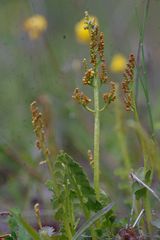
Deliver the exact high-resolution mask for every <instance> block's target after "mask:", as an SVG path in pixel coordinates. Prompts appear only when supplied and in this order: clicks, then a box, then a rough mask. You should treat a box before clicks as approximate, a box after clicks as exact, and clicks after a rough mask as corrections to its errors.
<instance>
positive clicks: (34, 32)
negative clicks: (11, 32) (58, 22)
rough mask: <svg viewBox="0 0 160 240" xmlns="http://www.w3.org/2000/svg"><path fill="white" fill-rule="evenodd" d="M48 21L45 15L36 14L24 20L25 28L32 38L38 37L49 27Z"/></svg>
mask: <svg viewBox="0 0 160 240" xmlns="http://www.w3.org/2000/svg"><path fill="white" fill-rule="evenodd" d="M47 26H48V23H47V20H46V18H45V17H44V16H42V15H34V16H32V17H30V18H28V19H26V20H25V22H24V30H25V31H26V32H27V33H28V35H29V38H30V39H32V40H36V39H38V38H39V37H40V36H41V35H42V33H43V32H44V31H45V30H46V29H47Z"/></svg>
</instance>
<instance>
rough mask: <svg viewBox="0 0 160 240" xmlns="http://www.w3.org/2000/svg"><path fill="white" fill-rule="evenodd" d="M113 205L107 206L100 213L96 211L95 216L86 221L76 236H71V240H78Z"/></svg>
mask: <svg viewBox="0 0 160 240" xmlns="http://www.w3.org/2000/svg"><path fill="white" fill-rule="evenodd" d="M113 205H114V204H113V203H110V204H108V205H107V206H106V207H104V208H102V209H101V210H100V211H98V212H97V213H96V214H94V215H93V216H92V217H91V218H90V219H89V220H88V221H86V222H85V223H84V224H83V225H82V226H81V228H80V229H79V230H78V231H77V232H76V234H75V235H74V236H73V238H72V240H76V239H78V237H80V236H81V235H82V233H83V232H85V231H86V230H87V229H88V228H89V227H90V226H91V225H92V224H93V223H95V222H96V221H97V220H98V219H99V218H101V217H102V216H103V215H105V214H106V213H107V212H109V211H110V210H111V209H112V207H113Z"/></svg>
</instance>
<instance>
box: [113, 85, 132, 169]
mask: <svg viewBox="0 0 160 240" xmlns="http://www.w3.org/2000/svg"><path fill="white" fill-rule="evenodd" d="M116 93H117V101H116V103H115V115H116V116H115V117H116V127H117V130H118V131H117V135H118V139H119V141H118V142H119V144H120V148H121V152H122V156H123V159H124V165H125V168H126V170H127V173H129V172H130V170H131V159H130V156H129V152H128V148H127V142H126V136H125V132H124V128H123V119H122V118H123V115H122V109H121V106H120V99H119V95H118V86H117V89H116Z"/></svg>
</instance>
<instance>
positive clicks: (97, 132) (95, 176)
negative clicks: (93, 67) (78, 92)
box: [94, 77, 100, 200]
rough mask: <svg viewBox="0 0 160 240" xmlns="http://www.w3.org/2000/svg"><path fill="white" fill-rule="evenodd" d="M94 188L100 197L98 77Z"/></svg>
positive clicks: (97, 86)
mask: <svg viewBox="0 0 160 240" xmlns="http://www.w3.org/2000/svg"><path fill="white" fill-rule="evenodd" d="M94 111H95V113H94V117H95V119H94V188H95V192H96V197H97V200H99V197H100V186H99V175H100V173H99V144H100V142H99V139H100V112H99V84H98V78H97V77H95V81H94Z"/></svg>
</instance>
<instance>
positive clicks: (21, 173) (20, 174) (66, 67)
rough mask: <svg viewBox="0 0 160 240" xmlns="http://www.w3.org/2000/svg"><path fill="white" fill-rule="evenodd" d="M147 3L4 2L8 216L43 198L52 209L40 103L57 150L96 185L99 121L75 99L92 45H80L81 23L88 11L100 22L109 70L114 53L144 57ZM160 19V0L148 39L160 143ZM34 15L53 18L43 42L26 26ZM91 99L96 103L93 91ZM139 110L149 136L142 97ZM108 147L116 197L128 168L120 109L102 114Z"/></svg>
mask: <svg viewBox="0 0 160 240" xmlns="http://www.w3.org/2000/svg"><path fill="white" fill-rule="evenodd" d="M145 3H146V1H143V0H137V1H136V0H134V1H133V0H112V1H111V0H99V1H97V0H0V75H1V80H0V205H1V210H6V209H8V208H10V207H13V206H18V207H19V208H20V209H22V210H25V209H28V208H30V207H32V203H33V202H34V201H35V200H36V199H42V200H43V201H44V202H45V201H46V202H48V203H49V193H48V192H47V191H46V190H45V189H43V188H41V181H42V179H47V172H46V171H44V169H45V166H39V164H38V163H39V159H40V154H39V152H38V151H37V150H36V147H35V136H34V133H33V130H32V124H31V113H30V107H29V106H30V103H31V102H32V101H34V100H35V99H36V100H37V101H38V103H39V104H40V106H41V108H42V110H43V111H44V112H46V116H47V118H48V124H49V136H50V139H51V143H52V148H53V151H55V149H64V150H65V151H67V152H68V153H69V154H71V155H72V156H74V157H75V158H76V159H77V160H79V161H80V163H81V164H82V165H83V166H84V167H85V168H86V169H87V172H88V173H89V176H90V178H91V179H92V173H91V169H90V167H89V164H88V162H87V150H88V149H92V145H93V118H92V116H91V115H90V114H89V113H88V112H86V111H85V110H84V109H82V108H81V106H79V105H77V104H76V103H75V102H74V101H73V100H72V93H73V90H74V88H75V87H79V88H81V89H82V90H84V86H82V82H81V79H82V77H83V73H84V71H83V70H82V68H81V61H82V59H83V58H84V57H86V58H88V56H89V50H88V46H87V45H85V44H80V43H78V42H77V40H76V37H75V24H76V23H77V22H78V21H80V20H81V19H82V18H83V17H84V11H86V10H87V11H88V12H89V14H91V15H94V16H96V17H97V18H98V21H99V24H100V29H101V30H102V31H104V35H105V53H106V59H107V65H108V69H109V68H110V63H111V61H112V57H113V55H114V54H118V53H121V54H122V55H124V56H125V57H126V58H127V57H128V55H129V54H130V53H131V52H133V53H134V54H135V55H136V54H137V50H138V42H139V26H140V24H141V23H142V22H143V12H144V7H145ZM159 12H160V1H158V0H152V1H150V8H149V16H148V19H147V23H146V29H145V40H144V48H145V61H146V65H147V71H148V78H149V89H150V96H151V105H152V112H153V117H154V122H155V125H156V133H157V136H158V133H159V130H158V129H159V125H160V124H159V119H160V118H159V117H160V116H159V115H160V114H159V113H160V111H159V100H160V97H159V87H160V81H159V62H160V21H159ZM35 14H40V15H43V16H44V17H45V18H46V19H47V22H48V28H47V30H46V31H45V32H44V33H43V34H42V35H41V36H40V37H39V38H38V39H37V40H31V39H30V38H29V37H28V34H27V32H25V31H24V27H23V25H24V22H25V20H26V19H27V18H29V17H31V16H33V15H35ZM110 77H111V78H113V79H114V80H115V81H117V82H119V81H120V80H121V79H122V73H120V74H116V73H113V72H110ZM84 91H86V92H87V91H88V90H84ZM88 93H89V94H90V96H91V92H90V91H89V92H88ZM138 104H139V105H138V106H139V110H140V114H141V120H142V122H143V123H144V124H145V126H146V128H148V130H149V127H148V120H147V118H148V117H147V113H146V106H145V100H144V96H143V92H142V91H140V94H139V99H138ZM51 128H52V130H50V129H51ZM133 137H134V134H133V133H128V143H129V147H130V150H129V151H130V154H131V158H132V160H133V166H140V160H139V159H138V158H139V155H138V150H137V142H136V141H135V140H133ZM101 146H102V147H101V166H102V169H104V170H103V171H102V180H103V185H104V189H107V191H108V192H109V194H111V195H113V196H114V194H116V189H117V181H118V177H115V176H114V174H113V172H114V170H115V169H116V168H117V166H119V165H121V161H122V155H121V151H120V146H119V144H118V140H117V130H116V119H115V114H114V107H110V108H109V110H108V111H106V112H105V113H104V114H103V118H102V134H101ZM35 169H37V170H35ZM43 175H45V176H43ZM122 194H123V193H122Z"/></svg>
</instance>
